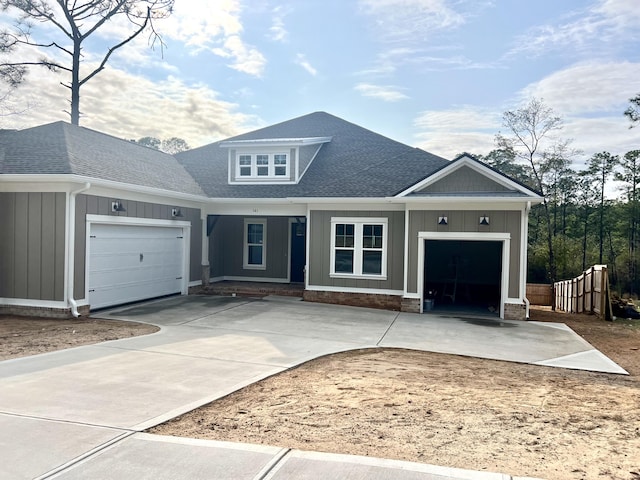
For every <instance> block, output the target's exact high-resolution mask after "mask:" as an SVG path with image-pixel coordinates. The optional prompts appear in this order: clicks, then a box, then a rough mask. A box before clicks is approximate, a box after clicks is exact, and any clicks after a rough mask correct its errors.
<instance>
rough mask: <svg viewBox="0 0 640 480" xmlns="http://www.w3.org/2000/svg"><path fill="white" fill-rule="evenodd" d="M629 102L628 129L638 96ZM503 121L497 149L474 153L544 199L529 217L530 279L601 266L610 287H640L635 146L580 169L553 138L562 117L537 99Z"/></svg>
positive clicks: (639, 174)
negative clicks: (606, 266) (639, 276)
mask: <svg viewBox="0 0 640 480" xmlns="http://www.w3.org/2000/svg"><path fill="white" fill-rule="evenodd" d="M630 103H631V106H630V107H629V109H628V110H627V111H626V112H624V113H625V115H626V116H627V117H629V120H630V121H631V127H633V126H634V125H635V124H637V123H638V122H640V117H638V110H637V107H638V106H640V96H638V97H635V98H633V99H631V100H630ZM503 125H504V127H505V128H506V132H505V133H504V134H502V133H500V134H498V135H497V136H496V146H497V148H496V149H495V150H493V151H491V152H490V153H488V154H487V155H478V158H480V159H481V160H482V161H484V162H486V163H487V164H489V165H490V166H492V167H494V168H496V169H497V170H499V171H501V172H503V173H505V174H507V175H509V176H510V177H512V178H514V179H515V180H518V181H519V182H521V183H523V184H525V185H527V186H529V187H531V188H533V189H534V190H536V191H538V192H539V193H541V194H542V195H543V197H544V202H543V203H541V204H540V205H537V206H534V207H532V209H531V213H530V217H529V271H528V281H529V282H531V283H548V282H554V281H557V280H562V279H568V278H572V277H575V276H577V275H579V274H580V273H582V271H584V270H585V269H586V268H588V267H589V266H591V265H593V264H606V265H608V267H609V278H610V282H611V284H612V288H613V289H614V290H616V291H617V292H619V293H621V294H625V293H627V294H635V295H637V294H638V293H640V279H639V278H638V270H639V264H640V252H639V250H640V238H639V237H640V231H639V230H640V205H639V202H640V198H639V196H640V192H639V191H638V187H639V184H640V150H631V151H629V152H626V153H624V154H621V155H614V154H611V153H609V152H607V151H602V152H599V153H596V154H594V155H592V156H591V157H590V158H589V159H588V160H587V162H586V166H585V168H581V169H578V168H577V167H576V164H575V163H576V158H577V156H578V154H579V153H580V152H579V151H578V150H576V149H574V148H573V147H572V145H571V141H569V140H565V139H561V138H558V137H557V136H555V134H556V133H557V132H558V131H559V130H560V129H561V127H562V120H561V119H560V117H558V116H556V115H555V114H554V112H553V111H552V110H551V109H550V108H549V107H548V106H546V105H545V104H544V103H543V102H542V101H541V100H538V99H532V100H531V101H530V102H529V103H528V104H527V105H526V106H524V107H522V108H520V109H518V110H514V111H508V112H505V114H504V116H503ZM612 191H615V192H616V193H617V196H616V198H614V199H611V198H608V197H610V196H611V195H607V192H612Z"/></svg>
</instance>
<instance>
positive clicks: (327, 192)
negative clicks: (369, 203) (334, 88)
mask: <svg viewBox="0 0 640 480" xmlns="http://www.w3.org/2000/svg"><path fill="white" fill-rule="evenodd" d="M309 137H331V141H330V142H328V143H325V144H323V145H322V146H321V147H320V150H319V151H318V153H317V155H316V157H315V159H314V160H313V162H311V164H310V166H309V168H308V170H307V171H306V173H305V174H304V176H303V177H302V179H301V180H300V182H299V183H298V184H289V185H237V184H236V185H230V184H229V183H228V151H227V149H226V148H222V147H221V146H220V144H221V143H222V142H217V143H212V144H210V145H206V146H204V147H200V148H196V149H194V150H190V151H187V152H183V153H179V154H177V155H176V158H177V159H178V161H179V162H180V163H181V164H182V165H184V167H185V168H186V169H187V171H188V172H189V173H191V175H192V176H193V178H195V179H196V180H197V181H198V183H199V184H200V186H201V187H202V189H203V190H204V191H205V193H206V194H207V195H208V196H209V197H214V198H285V197H387V196H392V195H395V194H397V193H398V192H400V191H402V190H404V189H406V188H408V187H410V186H411V185H413V184H415V183H416V182H418V181H419V180H422V179H423V178H424V177H426V176H427V175H429V174H431V173H432V172H434V171H436V170H438V169H439V168H441V167H442V166H443V165H446V164H447V163H448V161H447V160H445V159H443V158H441V157H438V156H436V155H432V154H430V153H428V152H425V151H424V150H420V149H417V148H413V147H410V146H408V145H404V144H402V143H400V142H397V141H395V140H391V139H389V138H387V137H384V136H382V135H379V134H377V133H374V132H372V131H370V130H367V129H365V128H362V127H360V126H358V125H355V124H353V123H350V122H347V121H345V120H343V119H341V118H338V117H335V116H333V115H330V114H328V113H325V112H315V113H311V114H308V115H305V116H302V117H299V118H295V119H293V120H288V121H286V122H282V123H278V124H276V125H272V126H270V127H266V128H262V129H259V130H255V131H252V132H249V133H245V134H242V135H238V136H236V137H233V138H229V139H226V140H225V141H238V140H261V139H291V138H309Z"/></svg>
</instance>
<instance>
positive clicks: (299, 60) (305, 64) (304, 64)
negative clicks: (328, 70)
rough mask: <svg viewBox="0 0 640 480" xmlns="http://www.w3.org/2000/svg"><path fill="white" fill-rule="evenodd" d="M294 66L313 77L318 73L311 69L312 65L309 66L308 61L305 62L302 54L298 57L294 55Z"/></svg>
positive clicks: (305, 58)
mask: <svg viewBox="0 0 640 480" xmlns="http://www.w3.org/2000/svg"><path fill="white" fill-rule="evenodd" d="M295 64H296V65H300V66H301V67H302V68H304V69H305V70H306V71H307V72H308V73H309V74H310V75H313V76H314V77H315V76H316V75H317V74H318V71H317V70H316V69H315V68H314V67H313V65H311V63H309V60H307V57H306V56H305V55H304V54H302V53H299V54H298V55H296V59H295Z"/></svg>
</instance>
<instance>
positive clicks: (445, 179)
mask: <svg viewBox="0 0 640 480" xmlns="http://www.w3.org/2000/svg"><path fill="white" fill-rule="evenodd" d="M406 196H414V197H446V196H449V197H453V196H457V197H460V198H462V197H469V198H470V197H496V198H497V197H503V198H504V197H513V198H516V199H517V198H526V199H527V200H529V201H535V202H538V201H540V200H542V197H541V196H540V195H539V194H538V193H537V192H535V191H534V190H532V189H531V188H529V187H527V186H526V185H524V184H521V183H519V182H517V181H516V180H513V179H512V178H509V177H508V176H506V175H505V174H503V173H501V172H499V171H498V170H496V169H494V168H492V167H490V166H489V165H487V164H485V163H482V162H481V161H479V160H477V159H476V158H474V157H472V156H471V155H469V154H467V153H465V154H462V155H460V156H459V157H457V158H456V159H455V160H453V161H452V162H450V163H449V164H448V165H445V166H444V167H442V168H440V169H439V170H437V171H435V172H433V173H432V174H431V175H428V176H427V177H425V178H423V179H422V180H421V181H420V182H418V183H416V184H414V185H412V186H411V187H409V188H407V189H406V190H404V191H402V192H400V193H398V194H397V195H396V197H406Z"/></svg>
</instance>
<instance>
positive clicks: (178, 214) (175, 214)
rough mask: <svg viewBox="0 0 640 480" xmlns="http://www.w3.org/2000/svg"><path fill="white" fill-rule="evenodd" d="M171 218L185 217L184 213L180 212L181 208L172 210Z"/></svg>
mask: <svg viewBox="0 0 640 480" xmlns="http://www.w3.org/2000/svg"><path fill="white" fill-rule="evenodd" d="M171 216H172V217H173V218H176V217H184V215H183V214H182V212H181V211H180V209H179V208H172V209H171Z"/></svg>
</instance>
